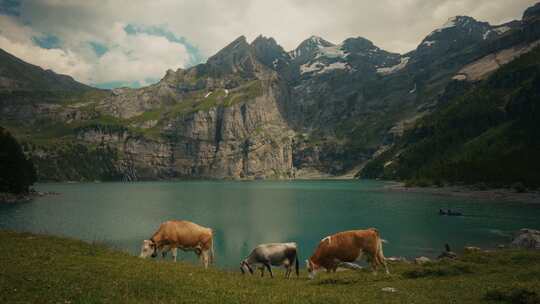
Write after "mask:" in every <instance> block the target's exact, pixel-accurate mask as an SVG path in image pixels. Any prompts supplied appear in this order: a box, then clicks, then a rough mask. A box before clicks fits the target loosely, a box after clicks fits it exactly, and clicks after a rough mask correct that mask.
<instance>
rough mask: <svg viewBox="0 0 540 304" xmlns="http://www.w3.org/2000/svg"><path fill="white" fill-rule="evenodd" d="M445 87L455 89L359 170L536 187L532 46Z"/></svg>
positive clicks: (536, 81) (537, 98)
mask: <svg viewBox="0 0 540 304" xmlns="http://www.w3.org/2000/svg"><path fill="white" fill-rule="evenodd" d="M453 86H454V87H449V89H448V90H449V91H451V90H456V91H458V92H459V94H453V95H454V96H455V97H453V98H450V100H448V101H445V102H446V105H445V106H443V107H441V108H440V109H438V110H437V111H435V112H434V113H432V114H430V115H426V116H425V117H423V118H422V119H420V120H419V121H418V122H417V123H416V125H415V126H414V127H413V128H412V129H411V130H409V131H408V132H406V134H405V135H404V136H403V138H402V139H401V140H400V141H399V142H398V144H396V145H395V146H394V147H393V148H392V149H390V150H389V151H387V152H386V153H384V154H382V155H381V156H379V157H378V158H376V159H375V160H373V161H371V162H370V163H368V165H367V166H366V168H365V169H364V171H363V173H362V176H364V177H383V178H389V179H401V180H416V181H422V180H427V181H428V182H435V183H443V182H451V183H456V182H464V183H468V184H472V183H478V182H485V183H488V184H493V185H504V184H512V183H517V182H520V183H524V184H525V185H527V186H531V187H536V186H540V175H538V172H540V158H539V157H538V155H540V119H539V118H540V49H539V48H537V49H535V50H534V51H532V52H530V53H528V54H526V55H523V56H522V57H520V58H519V59H517V60H515V61H513V62H511V63H509V64H507V65H506V66H504V67H502V68H501V69H500V70H498V71H497V72H496V73H495V74H494V75H492V76H491V77H490V78H489V79H487V80H485V81H483V82H481V83H479V84H476V85H474V86H472V88H466V89H463V88H459V87H460V84H459V83H454V84H453ZM462 90H464V92H463V93H462V92H461V91H462ZM448 94H452V93H451V92H448Z"/></svg>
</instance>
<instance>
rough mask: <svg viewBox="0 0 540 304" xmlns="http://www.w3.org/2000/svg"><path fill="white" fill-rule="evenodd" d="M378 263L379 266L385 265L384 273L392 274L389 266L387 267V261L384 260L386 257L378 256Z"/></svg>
mask: <svg viewBox="0 0 540 304" xmlns="http://www.w3.org/2000/svg"><path fill="white" fill-rule="evenodd" d="M377 262H378V263H379V265H383V267H384V271H385V272H386V274H390V271H388V265H386V261H385V259H384V256H382V254H379V255H377Z"/></svg>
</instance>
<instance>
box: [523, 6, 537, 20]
mask: <svg viewBox="0 0 540 304" xmlns="http://www.w3.org/2000/svg"><path fill="white" fill-rule="evenodd" d="M538 17H540V2H538V3H536V4H535V5H533V6H531V7H529V8H527V10H525V13H523V20H524V21H528V20H532V19H534V18H538Z"/></svg>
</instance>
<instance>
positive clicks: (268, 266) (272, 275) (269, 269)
mask: <svg viewBox="0 0 540 304" xmlns="http://www.w3.org/2000/svg"><path fill="white" fill-rule="evenodd" d="M264 266H266V269H268V272H270V277H271V278H273V277H274V274H273V273H272V268H271V267H270V264H269V263H264Z"/></svg>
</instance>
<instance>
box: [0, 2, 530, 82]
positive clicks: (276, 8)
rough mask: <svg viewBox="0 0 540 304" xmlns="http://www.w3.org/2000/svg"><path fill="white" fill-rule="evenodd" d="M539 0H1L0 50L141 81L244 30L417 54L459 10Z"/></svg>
mask: <svg viewBox="0 0 540 304" xmlns="http://www.w3.org/2000/svg"><path fill="white" fill-rule="evenodd" d="M537 1H538V0H399V1H398V0H377V1H373V0H334V1H327V0H273V1H267V0H234V1H232V0H231V1H229V0H221V1H217V0H151V1H148V0H110V1H107V0H28V1H25V0H0V48H2V49H4V50H6V51H8V52H10V53H12V54H14V55H15V56H18V57H20V58H22V59H23V60H25V61H28V62H30V63H33V64H37V65H39V66H42V67H44V68H49V69H53V70H54V71H56V72H58V73H63V74H69V75H71V76H73V77H74V78H75V79H77V80H78V81H81V82H84V83H87V84H91V85H95V86H99V87H107V88H110V87H118V86H123V85H128V86H132V87H138V86H142V85H147V84H150V83H153V82H155V81H157V80H159V79H160V78H161V77H162V76H163V75H164V74H165V71H166V70H167V69H177V68H181V67H182V68H183V67H189V66H192V65H194V64H197V63H200V62H204V60H205V59H206V58H208V57H209V56H211V55H212V54H214V53H215V52H216V51H218V50H219V49H220V48H222V47H223V46H225V45H226V44H227V43H229V42H231V41H232V40H234V39H235V38H236V37H238V36H240V35H245V36H246V37H247V38H248V40H252V39H254V38H255V37H256V36H257V35H259V34H263V35H265V36H271V37H274V38H275V39H276V40H277V41H278V43H280V44H281V45H282V46H283V47H284V48H285V49H286V50H291V49H293V48H295V47H296V46H297V45H298V44H299V43H300V42H301V41H302V40H304V39H306V38H307V37H309V36H311V35H318V36H321V37H323V38H325V39H327V40H329V41H332V42H335V43H339V42H341V41H343V40H344V39H345V38H347V37H356V36H362V37H365V38H368V39H370V40H371V41H373V42H374V43H375V44H376V45H378V46H379V47H381V48H383V49H386V50H388V51H393V52H400V53H404V52H407V51H409V50H412V49H414V48H415V47H416V45H417V44H419V43H420V41H421V40H422V39H423V37H425V36H426V35H427V34H429V33H430V32H431V31H432V30H433V29H434V28H436V27H437V26H440V25H441V24H443V23H444V22H445V21H446V20H447V19H448V18H450V17H452V16H456V15H468V16H472V17H474V18H476V19H478V20H481V21H488V22H490V23H491V24H500V23H504V22H507V21H510V20H513V19H521V15H522V14H523V11H524V10H525V9H526V8H527V7H528V6H530V5H532V4H534V3H535V2H537Z"/></svg>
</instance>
